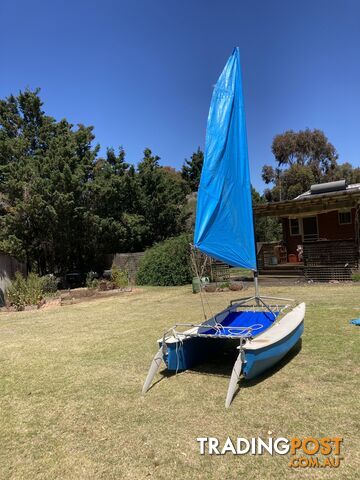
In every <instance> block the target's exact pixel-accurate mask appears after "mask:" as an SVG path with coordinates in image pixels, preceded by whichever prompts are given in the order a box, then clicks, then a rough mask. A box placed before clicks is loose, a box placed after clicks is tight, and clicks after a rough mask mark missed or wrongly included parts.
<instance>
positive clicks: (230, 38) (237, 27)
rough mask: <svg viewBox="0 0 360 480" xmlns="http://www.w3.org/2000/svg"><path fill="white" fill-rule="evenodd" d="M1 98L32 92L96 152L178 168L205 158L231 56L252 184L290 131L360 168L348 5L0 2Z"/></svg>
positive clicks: (358, 77)
mask: <svg viewBox="0 0 360 480" xmlns="http://www.w3.org/2000/svg"><path fill="white" fill-rule="evenodd" d="M0 19H1V29H0V54H1V70H0V97H1V98H3V97H5V96H7V95H9V94H10V93H17V92H18V91H19V90H20V89H24V88H25V87H30V88H35V87H41V89H42V93H41V95H42V98H43V100H44V102H45V110H46V112H47V113H48V114H49V115H53V116H54V117H56V118H57V119H60V118H63V117H66V118H68V120H70V121H71V122H73V123H84V124H85V125H94V126H95V134H96V141H97V142H99V143H100V144H101V147H102V151H104V150H105V148H106V147H107V146H114V147H117V146H119V145H123V146H124V148H125V150H126V152H127V160H128V161H130V162H132V163H137V162H138V161H139V160H140V159H141V157H142V151H143V149H144V148H145V147H150V148H151V149H152V150H153V151H154V152H155V153H157V154H158V155H160V156H161V159H162V160H161V161H162V163H163V164H166V165H172V166H174V167H176V168H179V167H180V166H181V164H182V163H183V161H184V158H186V157H187V158H188V157H189V156H190V155H191V153H192V152H193V151H194V150H195V149H196V148H197V147H198V146H200V147H203V146H204V139H205V128H206V119H207V113H208V108H209V103H210V98H211V93H212V86H213V85H214V83H215V82H216V79H217V77H218V75H219V74H220V72H221V70H222V68H223V66H224V64H225V62H226V60H227V57H228V56H229V55H230V54H231V52H232V49H233V47H234V46H239V47H240V52H241V59H242V69H243V82H244V95H245V108H246V115H247V127H248V140H249V157H250V162H251V174H252V181H253V184H254V185H255V186H256V187H257V188H258V189H260V190H262V189H263V183H262V181H261V167H262V165H263V164H265V163H273V157H272V154H271V149H270V147H271V141H272V138H273V136H274V135H275V134H277V133H281V132H283V131H284V130H287V129H294V130H298V129H302V128H305V127H309V128H320V129H322V130H324V132H325V134H326V135H327V136H328V138H329V140H330V141H331V142H332V143H333V144H334V145H335V147H336V148H337V150H338V152H339V155H340V161H342V162H344V161H350V162H351V163H352V164H353V165H355V166H359V165H360V135H359V133H360V54H359V51H360V27H359V24H360V22H359V19H360V2H358V1H357V0H336V1H335V0H327V1H324V0H316V1H315V0H313V1H307V0H301V1H298V0H286V1H285V0H276V1H272V0H268V1H265V0H263V1H260V0H252V1H245V0H237V1H230V0H222V1H213V0H192V1H190V0H182V1H180V0H118V1H109V0H101V1H100V0H97V1H94V0H83V1H80V0H72V1H67V0H64V1H59V0H52V1H45V0H43V1H39V0H33V1H29V0H27V1H25V0H22V1H20V0H3V1H2V2H1V3H0Z"/></svg>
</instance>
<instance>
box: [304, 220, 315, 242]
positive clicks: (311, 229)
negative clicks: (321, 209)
mask: <svg viewBox="0 0 360 480" xmlns="http://www.w3.org/2000/svg"><path fill="white" fill-rule="evenodd" d="M302 222H303V235H304V242H313V241H316V240H318V239H319V232H318V224H317V218H316V217H304V218H303V219H302Z"/></svg>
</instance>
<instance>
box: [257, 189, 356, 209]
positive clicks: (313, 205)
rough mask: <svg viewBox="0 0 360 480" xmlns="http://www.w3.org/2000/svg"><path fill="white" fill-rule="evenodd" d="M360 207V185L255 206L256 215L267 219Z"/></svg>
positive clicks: (309, 191)
mask: <svg viewBox="0 0 360 480" xmlns="http://www.w3.org/2000/svg"><path fill="white" fill-rule="evenodd" d="M357 206H360V183H354V184H351V185H347V186H346V187H345V188H344V189H343V190H338V191H328V192H324V193H312V192H311V190H308V191H307V192H304V193H302V194H301V195H299V196H298V197H296V198H294V199H293V200H285V201H282V202H271V203H262V204H259V205H255V206H254V215H256V216H265V217H288V216H293V215H294V216H296V215H301V214H304V213H324V212H329V211H331V210H337V209H339V208H353V207H357Z"/></svg>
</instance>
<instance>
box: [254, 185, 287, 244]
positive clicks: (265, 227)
mask: <svg viewBox="0 0 360 480" xmlns="http://www.w3.org/2000/svg"><path fill="white" fill-rule="evenodd" d="M251 194H252V203H253V205H258V204H260V203H265V202H266V199H265V198H264V197H263V196H262V195H260V193H259V192H258V191H257V190H256V189H255V188H254V187H251ZM254 228H255V239H256V241H257V242H273V241H277V240H280V239H281V236H282V228H281V224H280V223H279V220H278V219H277V218H272V217H255V218H254Z"/></svg>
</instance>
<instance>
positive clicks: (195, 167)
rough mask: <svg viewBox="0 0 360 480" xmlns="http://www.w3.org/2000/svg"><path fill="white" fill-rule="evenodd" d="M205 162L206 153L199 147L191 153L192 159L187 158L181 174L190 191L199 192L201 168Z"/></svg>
mask: <svg viewBox="0 0 360 480" xmlns="http://www.w3.org/2000/svg"><path fill="white" fill-rule="evenodd" d="M203 163H204V153H203V152H202V150H200V147H198V149H197V151H196V152H194V153H193V154H192V155H191V159H190V160H187V159H185V163H184V165H183V166H182V169H181V176H182V178H183V179H184V180H185V182H186V183H187V185H188V188H189V192H197V191H198V189H199V184H200V176H201V170H202V166H203Z"/></svg>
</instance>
